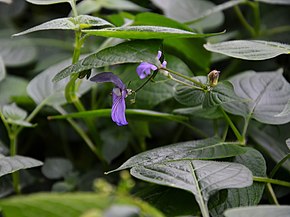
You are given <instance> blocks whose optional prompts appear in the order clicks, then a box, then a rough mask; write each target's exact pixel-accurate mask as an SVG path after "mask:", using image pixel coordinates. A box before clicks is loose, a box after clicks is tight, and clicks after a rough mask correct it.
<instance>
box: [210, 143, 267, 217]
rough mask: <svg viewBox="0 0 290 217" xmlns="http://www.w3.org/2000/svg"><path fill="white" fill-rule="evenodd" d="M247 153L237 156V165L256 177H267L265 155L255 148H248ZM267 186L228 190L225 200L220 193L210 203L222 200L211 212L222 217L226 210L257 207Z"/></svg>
mask: <svg viewBox="0 0 290 217" xmlns="http://www.w3.org/2000/svg"><path fill="white" fill-rule="evenodd" d="M246 150H247V152H246V153H244V154H241V155H239V156H236V157H235V158H234V160H233V162H235V163H240V164H243V165H244V166H246V167H247V168H249V169H250V170H251V171H252V173H253V175H254V176H260V177H266V162H265V159H264V157H263V155H262V154H261V153H260V152H258V151H257V150H255V149H253V148H246ZM264 187H265V185H264V184H263V183H257V182H254V183H253V185H251V186H249V187H246V188H241V189H228V190H227V197H226V200H224V199H223V198H222V197H221V196H220V194H221V193H222V192H218V193H217V194H218V195H214V196H213V197H212V198H211V199H210V201H209V206H210V205H211V203H212V202H213V203H215V204H216V203H217V200H222V201H221V203H219V204H218V205H217V206H214V207H213V209H212V210H211V214H212V216H215V217H222V216H223V213H224V211H225V210H226V209H229V208H233V207H241V206H254V205H257V204H258V203H259V202H260V200H261V198H262V195H263V192H264Z"/></svg>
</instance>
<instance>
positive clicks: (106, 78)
mask: <svg viewBox="0 0 290 217" xmlns="http://www.w3.org/2000/svg"><path fill="white" fill-rule="evenodd" d="M90 81H94V82H100V83H103V82H112V83H114V84H115V86H116V87H118V88H120V89H122V90H124V89H126V85H125V84H124V83H123V82H122V80H121V79H120V78H119V77H118V76H117V75H115V74H113V73H112V72H102V73H99V74H96V75H95V76H93V77H92V78H91V79H90Z"/></svg>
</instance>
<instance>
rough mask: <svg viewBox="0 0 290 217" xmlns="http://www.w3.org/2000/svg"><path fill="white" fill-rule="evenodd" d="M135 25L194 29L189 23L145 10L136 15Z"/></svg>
mask: <svg viewBox="0 0 290 217" xmlns="http://www.w3.org/2000/svg"><path fill="white" fill-rule="evenodd" d="M132 25H134V26H139V25H150V26H163V27H171V28H176V29H182V30H186V31H192V29H191V28H189V27H188V26H187V25H185V24H183V23H180V22H177V21H176V20H173V19H170V18H168V17H165V16H163V15H161V14H156V13H151V12H144V13H140V14H137V15H136V16H135V19H134V22H133V24H132Z"/></svg>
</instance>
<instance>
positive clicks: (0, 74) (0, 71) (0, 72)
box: [0, 56, 6, 82]
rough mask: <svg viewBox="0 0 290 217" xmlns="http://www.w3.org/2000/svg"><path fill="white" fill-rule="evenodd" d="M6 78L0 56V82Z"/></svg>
mask: <svg viewBox="0 0 290 217" xmlns="http://www.w3.org/2000/svg"><path fill="white" fill-rule="evenodd" d="M5 77H6V68H5V64H4V61H3V58H2V57H1V56H0V82H1V81H2V80H3V79H4V78H5Z"/></svg>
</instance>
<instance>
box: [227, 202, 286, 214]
mask: <svg viewBox="0 0 290 217" xmlns="http://www.w3.org/2000/svg"><path fill="white" fill-rule="evenodd" d="M224 215H225V217H249V216H255V217H273V216H279V217H288V216H289V215H290V206H285V205H282V206H274V205H260V206H252V207H239V208H233V209H229V210H226V211H225V213H224Z"/></svg>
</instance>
